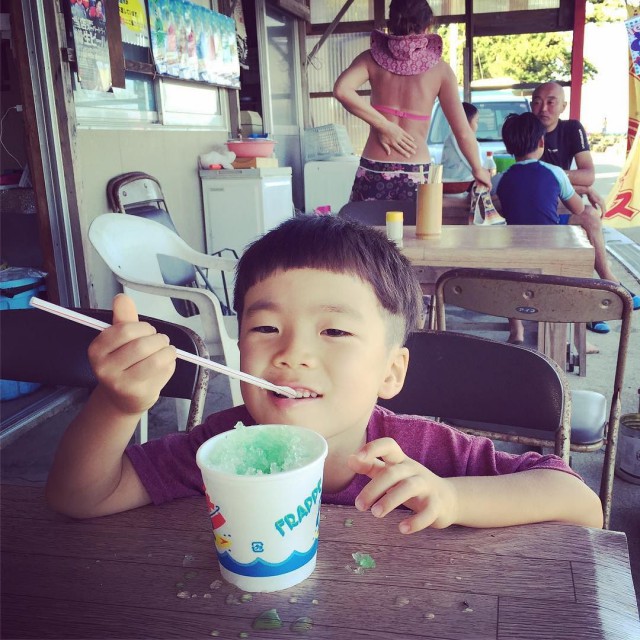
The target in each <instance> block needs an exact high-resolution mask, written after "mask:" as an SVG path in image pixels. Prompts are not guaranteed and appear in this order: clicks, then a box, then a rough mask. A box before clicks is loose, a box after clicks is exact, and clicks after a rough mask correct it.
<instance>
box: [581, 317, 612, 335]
mask: <svg viewBox="0 0 640 640" xmlns="http://www.w3.org/2000/svg"><path fill="white" fill-rule="evenodd" d="M587 329H589V331H593V332H594V333H609V331H611V329H610V328H609V325H608V324H607V323H606V322H605V321H604V320H598V321H596V322H587Z"/></svg>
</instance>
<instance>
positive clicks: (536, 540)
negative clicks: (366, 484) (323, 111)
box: [1, 485, 640, 640]
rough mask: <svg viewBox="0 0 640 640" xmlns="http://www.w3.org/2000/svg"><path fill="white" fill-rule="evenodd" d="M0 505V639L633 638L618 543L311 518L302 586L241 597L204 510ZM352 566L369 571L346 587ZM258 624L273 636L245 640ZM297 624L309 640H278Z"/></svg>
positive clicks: (344, 510)
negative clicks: (368, 559)
mask: <svg viewBox="0 0 640 640" xmlns="http://www.w3.org/2000/svg"><path fill="white" fill-rule="evenodd" d="M1 490H2V494H1V500H2V521H1V533H2V566H1V572H2V573H1V578H2V602H1V623H2V631H1V633H2V637H3V638H201V637H202V638H211V637H220V638H238V637H249V638H271V639H279V638H301V637H307V638H322V639H325V638H327V639H329V638H332V639H333V638H336V639H343V638H346V639H349V640H350V639H352V638H353V639H355V640H360V639H365V638H366V639H372V638H380V639H383V638H384V639H393V638H443V639H452V640H458V639H460V640H480V639H484V638H492V639H498V638H499V639H500V640H505V639H514V640H515V639H528V640H538V639H551V638H567V639H568V638H571V639H582V638H585V639H591V638H593V639H596V638H598V639H599V638H606V639H614V638H615V639H620V640H629V639H631V638H640V623H639V622H638V611H637V607H636V600H635V596H634V590H633V583H632V581H631V573H630V569H629V559H628V551H627V543H626V537H625V535H624V534H623V533H618V532H612V531H602V530H599V529H588V528H583V527H576V526H571V525H564V524H558V523H550V524H541V525H529V526H521V527H509V528H504V529H467V528H464V527H450V528H449V529H445V530H441V531H438V530H425V531H422V532H420V533H418V534H414V535H410V536H403V535H401V534H399V533H398V530H397V525H398V523H399V521H400V520H401V519H402V517H403V514H402V513H401V512H397V511H396V512H394V513H392V514H390V515H389V516H387V517H386V518H384V519H382V520H377V519H375V518H373V517H372V516H371V515H370V514H368V513H359V512H357V511H356V510H355V509H354V508H352V507H337V506H333V505H323V506H322V515H321V524H320V545H319V551H318V564H317V567H316V570H315V572H314V573H313V574H312V576H311V577H310V578H309V579H307V580H305V581H304V582H303V583H301V584H299V585H297V586H295V587H292V588H290V589H286V590H284V591H280V592H276V593H268V594H257V593H256V594H251V595H248V594H244V593H243V592H242V591H240V590H238V589H237V588H236V587H233V586H231V585H229V584H227V583H226V582H224V581H222V579H221V576H220V572H219V570H218V565H217V560H216V556H215V549H214V545H213V536H212V533H211V530H210V524H209V518H208V515H207V513H206V506H205V501H204V498H199V497H196V498H187V499H183V500H177V501H175V502H173V503H170V504H167V505H162V506H159V507H155V506H149V507H143V508H141V509H136V510H134V511H130V512H127V513H123V514H118V515H114V516H108V517H104V518H99V519H92V520H85V521H74V520H71V519H68V518H65V517H62V516H58V515H56V514H54V513H52V512H51V511H50V510H49V509H48V507H47V506H46V504H45V502H44V498H43V492H42V489H36V488H31V487H16V486H10V485H3V486H2V487H1ZM348 519H350V520H352V521H353V526H345V521H346V520H348ZM356 551H361V552H365V553H369V554H371V556H372V557H373V558H374V559H375V561H376V567H375V568H374V569H368V570H364V571H363V572H362V573H358V572H356V571H355V568H356V567H355V563H354V561H353V559H352V557H351V554H352V553H354V552H356ZM185 592H187V593H188V597H178V594H179V593H181V595H182V596H185ZM243 596H244V597H243ZM272 608H275V609H277V611H278V614H279V616H280V618H281V619H282V621H283V626H282V628H281V629H277V630H267V631H264V630H263V631H259V630H254V629H253V628H252V623H253V621H254V620H255V618H256V617H257V616H258V615H259V614H260V613H262V612H263V611H266V610H268V609H272ZM299 618H310V619H311V620H312V628H311V629H310V630H309V631H307V632H304V633H303V632H299V631H293V630H292V629H291V626H292V624H293V623H294V622H295V621H296V620H298V619H299ZM212 633H213V634H214V635H212ZM242 633H248V634H249V635H248V636H241V635H240V634H242ZM215 634H217V635H215Z"/></svg>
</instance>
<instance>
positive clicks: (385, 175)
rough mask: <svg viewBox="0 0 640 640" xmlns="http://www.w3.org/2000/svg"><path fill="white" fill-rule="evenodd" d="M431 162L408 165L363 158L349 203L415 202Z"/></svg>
mask: <svg viewBox="0 0 640 640" xmlns="http://www.w3.org/2000/svg"><path fill="white" fill-rule="evenodd" d="M429 167H430V165H429V163H424V164H405V163H404V162H380V161H377V160H368V159H367V158H360V166H359V167H358V170H357V171H356V177H355V180H354V182H353V188H352V190H351V197H350V198H349V201H350V202H361V201H363V200H413V201H414V202H415V200H416V194H417V192H418V184H420V183H422V182H426V181H427V179H428V177H429Z"/></svg>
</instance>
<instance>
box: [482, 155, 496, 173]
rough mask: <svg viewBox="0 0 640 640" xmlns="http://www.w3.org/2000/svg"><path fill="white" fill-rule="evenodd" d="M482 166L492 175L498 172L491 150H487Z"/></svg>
mask: <svg viewBox="0 0 640 640" xmlns="http://www.w3.org/2000/svg"><path fill="white" fill-rule="evenodd" d="M484 168H485V169H487V171H489V173H490V174H491V176H492V177H493V176H495V175H496V173H497V172H498V167H497V166H496V161H495V160H494V159H493V151H487V159H486V160H485V161H484Z"/></svg>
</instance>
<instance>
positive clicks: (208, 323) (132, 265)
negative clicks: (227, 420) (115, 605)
mask: <svg viewBox="0 0 640 640" xmlns="http://www.w3.org/2000/svg"><path fill="white" fill-rule="evenodd" d="M89 239H90V240H91V243H92V244H93V246H94V247H95V249H96V250H97V252H98V253H99V254H100V256H101V257H102V259H103V260H104V261H105V262H106V263H107V266H108V267H109V268H110V269H111V271H113V273H114V275H115V277H116V279H117V280H118V282H120V284H122V286H123V288H124V292H125V293H126V294H127V295H129V296H131V298H133V300H134V301H135V303H136V306H137V308H138V311H139V312H140V313H142V314H144V315H147V316H151V317H152V318H159V319H160V320H166V321H169V322H173V323H175V324H180V325H183V326H186V327H189V328H190V329H192V330H193V331H195V332H196V333H198V334H199V335H200V336H201V337H202V339H203V340H204V342H205V344H206V346H207V350H208V351H209V353H210V354H211V355H212V356H220V355H221V356H223V357H224V360H225V364H226V365H227V366H229V367H233V368H234V369H238V368H239V367H240V352H239V351H238V345H237V339H238V338H237V336H238V322H237V318H236V316H224V315H223V314H222V309H221V307H220V301H219V300H218V299H217V298H216V296H215V295H213V294H212V293H211V292H210V291H207V290H206V289H200V288H195V287H189V286H178V285H172V284H166V283H165V282H164V279H163V277H162V273H161V270H160V265H159V262H158V256H170V257H172V258H179V259H181V260H185V261H186V262H189V263H191V264H193V265H197V266H199V267H204V268H208V269H209V270H210V272H211V271H229V272H231V274H233V272H234V270H235V267H236V263H237V260H233V259H228V258H220V257H216V256H209V255H207V254H205V253H200V252H199V251H196V250H195V249H192V248H191V247H190V246H189V245H188V244H186V242H184V240H182V238H180V237H179V236H178V235H177V234H175V233H174V232H173V231H171V230H169V229H168V228H167V227H165V226H164V225H162V224H160V223H158V222H154V221H152V220H146V219H144V218H139V217H137V216H123V215H122V214H119V213H105V214H103V215H101V216H98V217H97V218H96V219H95V220H94V221H93V223H92V224H91V227H90V229H89ZM171 298H177V299H181V300H188V301H190V302H192V303H193V304H194V305H195V307H196V309H197V313H196V314H195V315H192V316H188V317H185V316H182V315H180V314H179V313H178V312H177V311H176V309H175V307H174V305H173V304H172V302H171ZM229 383H230V385H231V399H232V402H233V405H234V406H237V405H239V404H242V396H241V394H240V383H239V382H238V381H237V380H234V379H231V378H229Z"/></svg>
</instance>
